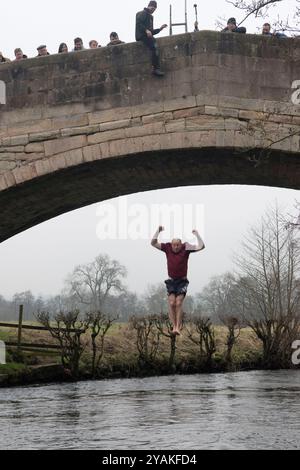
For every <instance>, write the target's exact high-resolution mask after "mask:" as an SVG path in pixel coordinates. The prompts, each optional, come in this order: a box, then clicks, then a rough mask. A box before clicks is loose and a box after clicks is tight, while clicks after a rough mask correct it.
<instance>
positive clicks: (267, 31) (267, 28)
mask: <svg viewBox="0 0 300 470" xmlns="http://www.w3.org/2000/svg"><path fill="white" fill-rule="evenodd" d="M262 34H264V35H266V36H272V33H271V25H270V23H265V24H264V25H263V29H262Z"/></svg>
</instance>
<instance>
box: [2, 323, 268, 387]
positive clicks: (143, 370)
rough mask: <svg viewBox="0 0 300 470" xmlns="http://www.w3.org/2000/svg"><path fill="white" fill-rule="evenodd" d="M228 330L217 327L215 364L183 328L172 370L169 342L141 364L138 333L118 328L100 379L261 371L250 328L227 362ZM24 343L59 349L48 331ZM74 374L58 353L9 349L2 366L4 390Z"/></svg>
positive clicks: (85, 359) (83, 365)
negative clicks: (13, 386)
mask: <svg viewBox="0 0 300 470" xmlns="http://www.w3.org/2000/svg"><path fill="white" fill-rule="evenodd" d="M16 334H17V333H16V330H14V329H5V330H0V339H2V340H3V341H16V339H17V338H16ZM226 334H227V332H226V329H225V328H224V327H221V326H220V327H218V326H217V327H215V341H216V352H215V353H214V355H213V357H212V360H211V361H207V359H206V358H205V357H203V356H202V357H201V355H200V353H199V347H198V346H197V345H195V344H194V343H193V342H192V341H191V340H190V339H189V337H188V334H187V331H186V330H185V329H184V330H183V332H182V335H181V336H180V337H177V339H176V353H175V360H174V363H173V364H172V367H170V363H169V357H170V339H169V338H167V337H164V336H162V337H161V340H160V343H159V348H158V350H157V354H156V357H155V359H153V360H151V361H141V359H140V358H139V354H138V351H137V347H136V332H135V331H134V330H132V329H131V328H130V326H129V325H128V324H114V325H113V326H112V327H111V328H110V330H109V331H108V333H107V336H106V338H105V346H104V356H103V359H102V361H101V364H100V367H99V369H98V371H97V376H96V378H98V379H108V378H123V377H126V378H130V377H148V376H153V375H167V374H174V373H178V374H195V373H210V372H226V371H241V370H252V369H260V368H262V362H261V346H260V343H259V342H258V340H256V339H255V338H254V336H253V333H252V332H251V330H250V329H243V330H242V331H241V334H240V337H239V338H238V340H237V342H236V345H235V347H234V349H233V353H232V361H231V362H230V363H228V361H226V359H225V357H226V346H225V343H226ZM22 341H23V342H24V343H39V344H56V343H55V340H53V339H52V338H51V336H50V334H49V333H48V332H38V331H33V332H32V331H28V330H24V331H23V336H22ZM90 370H91V350H90V344H87V346H86V348H85V351H84V353H83V355H82V358H81V362H80V373H79V377H78V379H79V380H80V379H90V378H92V377H91V372H90ZM70 380H72V377H70V372H69V371H68V370H66V369H65V368H63V367H62V366H61V360H60V356H59V353H57V352H55V353H48V352H44V353H43V352H39V353H36V352H25V351H24V352H22V353H21V354H20V353H19V352H17V351H16V350H15V349H14V350H13V349H8V351H7V364H6V365H2V366H0V387H1V386H2V387H3V386H11V385H23V384H24V385H25V384H31V383H39V382H42V383H47V382H52V381H70Z"/></svg>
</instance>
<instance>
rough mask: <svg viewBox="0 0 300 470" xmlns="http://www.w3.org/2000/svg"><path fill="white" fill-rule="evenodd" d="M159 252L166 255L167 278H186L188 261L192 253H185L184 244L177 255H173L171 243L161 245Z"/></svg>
mask: <svg viewBox="0 0 300 470" xmlns="http://www.w3.org/2000/svg"><path fill="white" fill-rule="evenodd" d="M161 250H162V251H163V252H164V253H166V257H167V262H168V275H169V277H171V278H172V279H180V278H183V277H187V271H188V260H189V256H190V254H191V253H193V251H187V250H186V244H185V243H183V244H182V248H181V250H180V251H179V252H178V253H174V251H173V250H172V244H171V243H162V244H161Z"/></svg>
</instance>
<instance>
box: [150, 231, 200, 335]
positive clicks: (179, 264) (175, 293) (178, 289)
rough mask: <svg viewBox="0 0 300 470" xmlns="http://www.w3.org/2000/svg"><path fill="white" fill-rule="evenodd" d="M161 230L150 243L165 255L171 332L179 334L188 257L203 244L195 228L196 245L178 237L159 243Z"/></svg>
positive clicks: (185, 288)
mask: <svg viewBox="0 0 300 470" xmlns="http://www.w3.org/2000/svg"><path fill="white" fill-rule="evenodd" d="M163 230H164V227H162V226H160V227H159V228H158V230H157V232H156V233H155V234H154V236H153V239H152V241H151V245H152V246H153V247H154V248H157V249H158V250H161V251H163V252H164V253H165V254H166V257H167V263H168V275H169V279H167V280H166V281H165V284H166V287H167V292H168V301H169V317H170V321H171V323H172V325H173V331H172V333H173V334H174V335H180V330H181V329H182V320H183V309H182V306H183V301H184V299H185V296H186V293H187V288H188V285H189V281H188V279H187V271H188V259H189V256H190V254H191V253H196V252H197V251H201V250H204V248H205V245H204V243H203V241H202V239H201V237H200V235H199V233H198V231H197V230H193V234H194V235H195V237H196V238H197V242H198V243H197V245H190V244H189V243H182V241H181V240H179V239H174V240H173V241H172V242H171V243H159V242H158V235H159V234H160V233H161V232H162V231H163Z"/></svg>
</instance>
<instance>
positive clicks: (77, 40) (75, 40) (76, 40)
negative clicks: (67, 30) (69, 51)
mask: <svg viewBox="0 0 300 470" xmlns="http://www.w3.org/2000/svg"><path fill="white" fill-rule="evenodd" d="M78 42H83V41H82V39H81V38H75V39H74V44H76V43H78Z"/></svg>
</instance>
